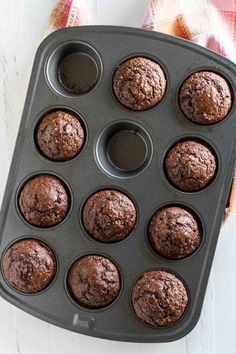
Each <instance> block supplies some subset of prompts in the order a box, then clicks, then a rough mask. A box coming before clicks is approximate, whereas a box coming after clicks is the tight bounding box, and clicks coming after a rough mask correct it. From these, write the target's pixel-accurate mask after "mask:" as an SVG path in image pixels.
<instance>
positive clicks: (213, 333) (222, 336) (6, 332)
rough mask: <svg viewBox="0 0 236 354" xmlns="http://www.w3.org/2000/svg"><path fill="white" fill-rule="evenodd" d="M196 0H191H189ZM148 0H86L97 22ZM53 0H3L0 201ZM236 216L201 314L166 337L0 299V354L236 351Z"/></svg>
mask: <svg viewBox="0 0 236 354" xmlns="http://www.w3.org/2000/svg"><path fill="white" fill-rule="evenodd" d="M190 1H194V0H190ZM147 2H148V0H123V1H122V0H113V1H111V0H87V3H88V7H89V9H90V11H91V14H92V16H93V18H94V22H95V23H96V24H117V25H127V26H129V25H131V26H139V24H140V22H141V20H142V17H143V13H144V11H145V8H146V6H147ZM54 3H55V1H54V0H7V1H6V0H0V201H1V200H2V196H3V192H4V188H5V183H6V179H7V174H8V169H9V165H10V161H11V157H12V153H13V148H14V143H15V139H16V135H17V130H18V126H19V122H20V118H21V113H22V108H23V103H24V99H25V94H26V89H27V84H28V80H29V75H30V70H31V66H32V62H33V57H34V53H35V50H36V48H37V46H38V44H39V42H40V40H41V36H42V32H43V29H44V27H45V24H46V22H47V17H48V15H49V13H50V10H51V8H52V6H53V5H54ZM235 230H236V216H235V218H234V220H231V221H230V222H229V223H228V225H226V226H225V227H224V228H223V230H222V232H221V235H220V239H219V242H218V247H217V251H216V254H215V260H214V265H213V268H212V272H211V277H210V281H209V285H208V290H207V294H206V298H205V302H204V306H203V311H202V315H201V318H200V321H199V323H198V324H197V326H196V327H195V329H194V330H193V331H192V333H190V334H189V335H188V336H187V337H185V338H183V339H181V340H179V341H177V342H173V343H168V344H134V343H119V342H112V341H106V340H101V339H95V338H90V337H87V336H84V335H80V334H76V333H71V332H69V331H66V330H63V329H60V328H57V327H55V326H52V325H50V324H47V323H45V322H43V321H40V320H38V319H36V318H34V317H32V316H30V315H28V314H26V313H24V312H23V311H21V310H19V309H17V308H15V307H13V306H12V305H10V304H8V303H7V302H6V301H4V300H2V299H0V353H1V354H75V353H76V354H77V353H80V354H85V353H90V352H92V351H94V352H95V353H96V354H100V353H110V354H116V353H117V354H118V353H122V352H124V353H127V354H131V353H135V354H139V353H143V352H145V353H146V354H154V353H156V354H167V353H168V354H172V353H174V354H185V353H189V354H234V353H236V297H235V293H236V232H235Z"/></svg>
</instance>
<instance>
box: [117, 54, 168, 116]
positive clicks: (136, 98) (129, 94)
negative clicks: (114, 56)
mask: <svg viewBox="0 0 236 354" xmlns="http://www.w3.org/2000/svg"><path fill="white" fill-rule="evenodd" d="M113 89H114V93H115V95H116V98H117V99H118V101H119V102H120V103H121V104H122V105H124V106H125V107H127V108H130V109H132V110H134V111H143V110H146V109H149V108H151V107H153V106H155V105H156V104H157V103H159V102H160V101H161V100H162V98H163V96H164V94H165V90H166V79H165V75H164V72H163V70H162V68H161V67H160V65H159V64H157V63H156V62H155V61H153V60H150V59H147V58H143V57H136V58H132V59H128V60H126V61H125V62H123V63H122V64H121V65H120V66H119V67H118V68H117V70H116V72H115V75H114V79H113Z"/></svg>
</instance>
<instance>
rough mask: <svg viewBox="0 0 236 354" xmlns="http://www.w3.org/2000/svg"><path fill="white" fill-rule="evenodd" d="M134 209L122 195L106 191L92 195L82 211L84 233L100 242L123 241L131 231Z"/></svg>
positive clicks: (134, 214)
mask: <svg viewBox="0 0 236 354" xmlns="http://www.w3.org/2000/svg"><path fill="white" fill-rule="evenodd" d="M135 222H136V209H135V206H134V204H133V202H132V201H131V200H130V199H129V198H128V197H127V196H126V195H125V194H123V193H121V192H118V191H116V190H112V189H107V190H102V191H100V192H97V193H95V194H93V195H92V196H91V197H89V199H88V200H87V201H86V203H85V206H84V209H83V224H84V228H85V229H86V231H87V232H88V233H89V234H90V235H91V236H92V237H94V238H95V239H97V240H99V241H102V242H113V241H120V240H123V239H124V238H125V237H126V236H128V235H129V234H130V232H131V231H132V230H133V228H134V225H135Z"/></svg>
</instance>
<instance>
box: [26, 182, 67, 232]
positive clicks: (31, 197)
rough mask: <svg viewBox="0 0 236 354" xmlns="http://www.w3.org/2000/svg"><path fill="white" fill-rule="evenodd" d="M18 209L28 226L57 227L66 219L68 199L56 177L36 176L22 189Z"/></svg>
mask: <svg viewBox="0 0 236 354" xmlns="http://www.w3.org/2000/svg"><path fill="white" fill-rule="evenodd" d="M19 209H20V211H21V214H22V215H23V217H24V218H25V220H26V221H28V222H29V223H30V224H32V225H36V226H40V227H50V226H54V225H57V224H58V223H60V222H61V221H62V220H63V219H64V218H65V217H66V214H67V212H68V209H69V198H68V195H67V192H66V190H65V188H64V186H63V184H62V182H61V181H60V180H59V179H58V178H57V177H54V176H51V175H38V176H36V177H33V178H32V179H31V180H29V181H28V182H27V183H26V184H25V185H24V187H23V188H22V190H21V192H20V196H19Z"/></svg>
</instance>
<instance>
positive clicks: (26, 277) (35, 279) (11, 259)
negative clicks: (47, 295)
mask: <svg viewBox="0 0 236 354" xmlns="http://www.w3.org/2000/svg"><path fill="white" fill-rule="evenodd" d="M2 269H3V273H4V276H5V278H6V280H7V282H8V283H9V284H10V285H11V286H12V287H13V288H15V289H16V290H18V291H21V292H24V293H27V294H33V293H36V292H39V291H41V290H43V289H45V288H46V287H47V286H48V285H49V284H50V283H51V282H52V280H53V278H54V276H55V274H56V260H55V256H54V254H53V252H52V251H51V250H50V248H49V247H48V246H46V245H45V244H44V243H43V242H41V241H38V240H35V239H25V240H20V241H17V242H15V243H14V244H13V245H12V246H10V248H9V249H8V250H7V251H6V253H5V254H4V257H3V260H2Z"/></svg>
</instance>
